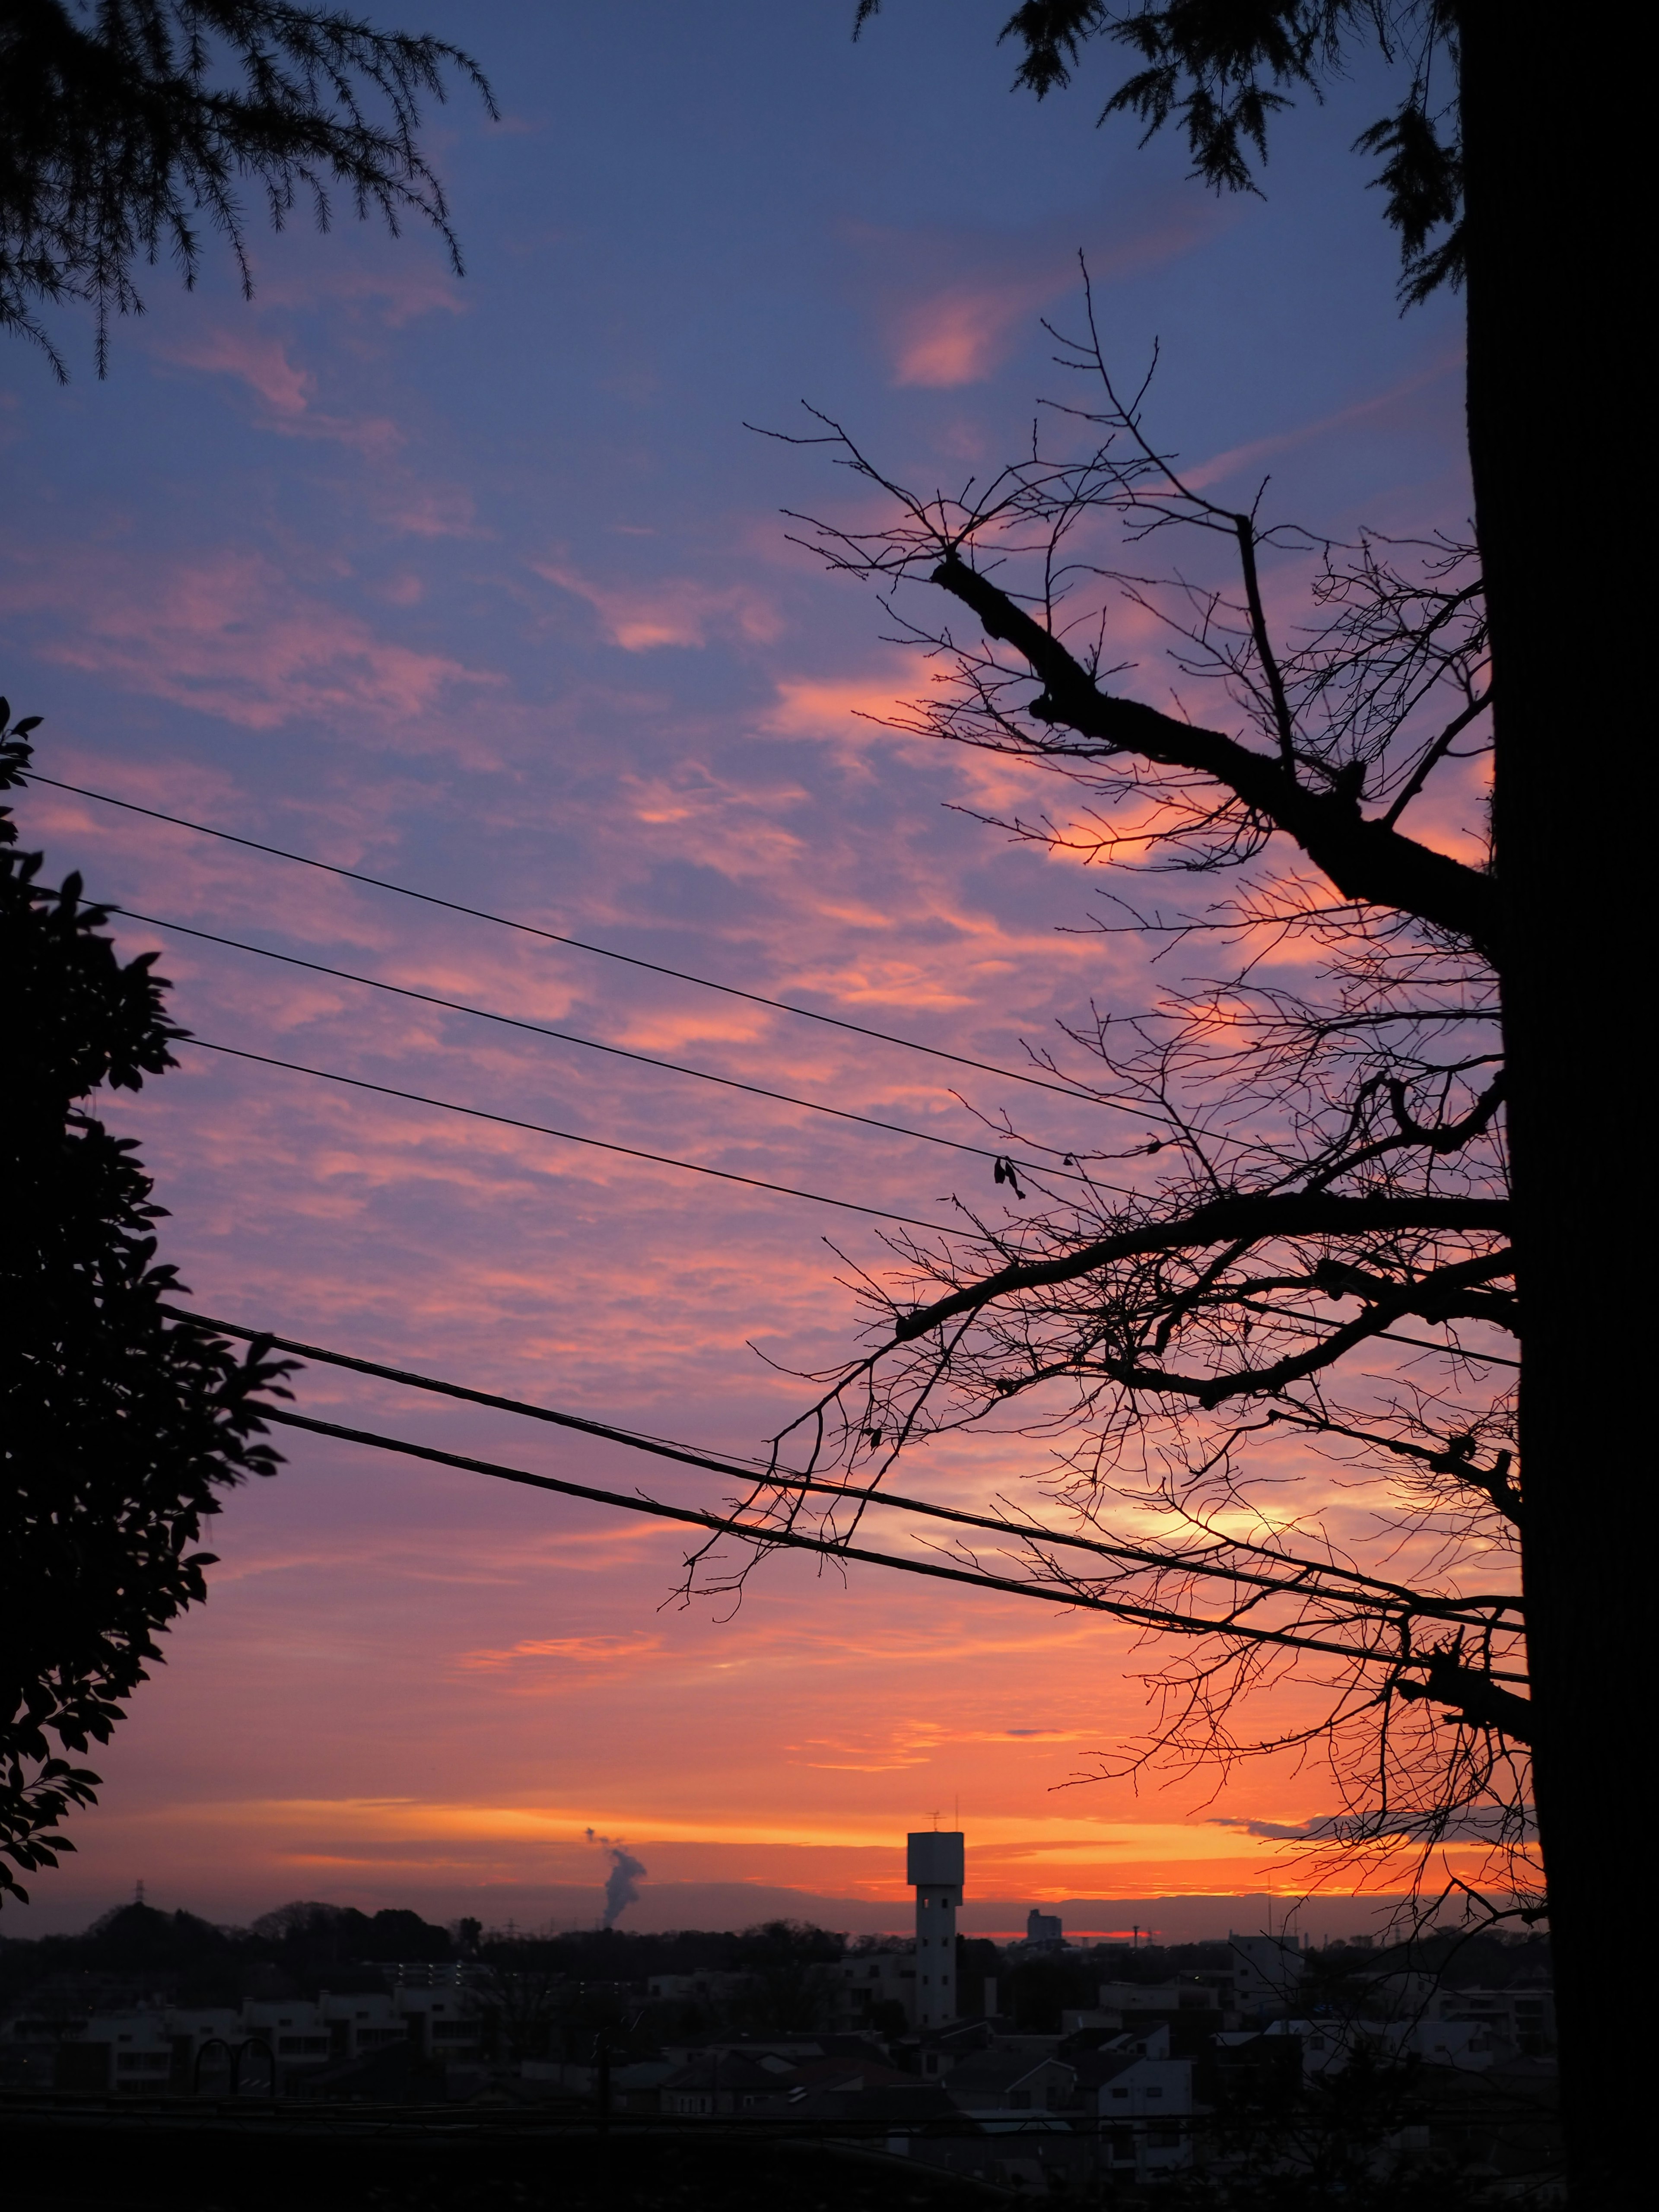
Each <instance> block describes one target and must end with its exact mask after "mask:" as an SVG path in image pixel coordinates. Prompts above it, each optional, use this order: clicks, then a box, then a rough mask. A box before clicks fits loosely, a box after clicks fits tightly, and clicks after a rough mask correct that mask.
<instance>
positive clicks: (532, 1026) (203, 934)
mask: <svg viewBox="0 0 1659 2212" xmlns="http://www.w3.org/2000/svg"><path fill="white" fill-rule="evenodd" d="M82 903H83V904H84V905H86V906H89V907H96V908H98V909H99V910H100V912H103V913H106V914H119V915H125V916H126V918H127V920H128V921H142V922H146V923H148V924H149V927H151V928H152V929H164V930H169V931H172V932H173V933H175V934H176V935H179V936H180V937H194V938H199V939H201V940H202V942H203V943H204V944H206V945H227V946H228V947H229V948H230V950H231V951H234V952H252V953H254V954H257V955H258V957H259V958H260V959H262V960H278V961H281V962H282V963H283V965H284V966H286V967H289V968H303V969H307V971H308V972H309V973H310V974H312V975H331V976H334V977H335V978H336V979H337V981H341V982H343V983H360V984H362V986H363V987H364V988H365V989H366V990H369V991H385V992H387V993H389V994H391V995H392V996H393V997H395V998H399V999H415V1000H419V1002H420V1003H421V1004H422V1006H441V1007H442V1008H444V1009H445V1011H446V1012H449V1013H452V1014H470V1015H471V1016H472V1017H473V1018H475V1019H476V1020H477V1021H481V1022H495V1023H499V1024H501V1027H502V1028H504V1029H510V1030H526V1032H527V1033H528V1034H529V1035H530V1036H540V1037H550V1038H552V1039H553V1041H554V1042H556V1043H558V1044H574V1045H580V1046H582V1047H583V1048H585V1049H586V1050H587V1051H589V1052H603V1053H609V1054H611V1056H612V1057H613V1058H614V1059H617V1060H633V1061H635V1063H636V1064H637V1065H638V1066H641V1067H654V1068H659V1069H662V1070H665V1072H666V1073H669V1074H671V1075H689V1076H692V1077H695V1079H696V1080H697V1081H698V1082H699V1083H717V1084H719V1085H721V1087H722V1088H723V1089H725V1090H727V1091H746V1092H747V1093H748V1094H749V1096H750V1097H751V1098H771V1099H775V1101H776V1102H777V1103H779V1104H780V1105H783V1106H799V1107H801V1108H803V1109H805V1111H806V1112H807V1113H809V1114H827V1115H831V1116H833V1117H834V1119H835V1120H836V1121H856V1122H858V1123H859V1124H860V1125H861V1126H862V1127H865V1128H866V1129H881V1130H884V1132H885V1133H887V1134H888V1135H889V1136H894V1137H908V1138H911V1139H914V1140H915V1142H916V1143H917V1144H921V1145H939V1146H944V1147H945V1149H946V1150H948V1151H950V1152H969V1153H971V1154H972V1155H973V1156H974V1158H975V1159H981V1160H992V1161H1003V1162H1005V1163H1006V1164H1007V1165H1009V1166H1012V1167H1015V1168H1018V1170H1020V1171H1021V1173H1023V1174H1024V1175H1029V1176H1038V1175H1044V1176H1063V1177H1064V1178H1065V1179H1066V1181H1067V1182H1085V1183H1087V1184H1088V1185H1089V1187H1090V1188H1091V1189H1094V1190H1105V1189H1109V1188H1112V1186H1110V1185H1109V1184H1105V1183H1102V1182H1097V1180H1096V1178H1095V1177H1093V1176H1088V1175H1085V1174H1082V1173H1080V1172H1079V1171H1078V1170H1075V1169H1067V1168H1055V1167H1050V1166H1048V1165H1047V1164H1044V1163H1042V1162H1039V1161H1033V1160H1025V1159H1020V1158H1017V1157H1015V1156H1013V1155H1012V1154H1009V1153H1006V1152H993V1151H992V1150H991V1148H990V1147H989V1146H987V1145H970V1144H967V1143H965V1142H964V1141H963V1139H960V1138H957V1137H943V1136H939V1135H937V1134H936V1133H934V1132H933V1131H932V1130H931V1129H912V1128H910V1127H908V1126H907V1125H906V1124H905V1123H903V1122H902V1121H883V1120H881V1119H880V1117H879V1116H878V1115H873V1114H857V1113H854V1111H853V1110H852V1109H851V1108H850V1107H846V1106H831V1105H829V1104H826V1103H824V1102H823V1100H821V1099H817V1098H797V1097H794V1095H793V1093H792V1092H790V1091H772V1090H769V1089H768V1088H767V1086H766V1085H764V1084H761V1083H744V1082H741V1081H740V1080H739V1079H738V1078H737V1077H736V1076H732V1075H714V1074H712V1073H710V1072H709V1070H708V1069H707V1068H703V1067H690V1066H687V1065H686V1063H685V1062H684V1060H662V1059H659V1058H658V1057H657V1056H656V1055H655V1054H653V1053H648V1052H635V1051H634V1050H633V1049H632V1048H629V1046H626V1045H620V1044H605V1043H603V1042H601V1041H600V1040H599V1038H598V1037H589V1036H579V1035H578V1034H577V1033H576V1032H575V1031H574V1030H556V1029H551V1028H550V1027H549V1026H548V1025H547V1024H545V1023H544V1022H531V1021H526V1020H525V1019H524V1018H522V1017H521V1016H520V1015H517V1014H501V1013H497V1012H495V1011H494V1010H493V1008H491V1007H489V1006H472V1005H471V1004H469V1003H468V1001H467V1000H464V999H446V998H442V997H441V996H440V995H439V994H438V993H436V992H435V991H419V990H416V988H415V987H413V986H412V985H410V984H407V983H388V982H386V981H383V980H382V979H381V978H380V976H378V975H358V974H357V973H356V971H355V969H349V968H333V967H331V966H330V965H329V964H328V963H327V962H326V961H323V960H307V959H302V958H301V956H300V955H299V954H298V953H295V952H277V951H273V950H272V949H271V947H270V945H250V944H249V943H248V942H247V941H246V939H243V938H240V937H225V936H222V935H221V934H220V933H219V932H218V931H216V930H212V929H197V928H196V927H194V926H193V925H192V924H191V923H189V922H185V921H164V920H163V919H162V918H161V915H154V914H140V913H139V911H138V909H137V907H134V906H118V905H116V904H115V903H114V902H112V901H111V900H108V899H85V900H83V901H82Z"/></svg>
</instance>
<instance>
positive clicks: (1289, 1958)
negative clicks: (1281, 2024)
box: [1227, 1931, 1307, 2012]
mask: <svg viewBox="0 0 1659 2212" xmlns="http://www.w3.org/2000/svg"><path fill="white" fill-rule="evenodd" d="M1227 1948H1228V1951H1229V1952H1230V1954H1231V1958H1230V1960H1229V1963H1230V1965H1231V1967H1232V1970H1233V2006H1234V2008H1235V2009H1236V2010H1237V2011H1239V2012H1260V2011H1261V2009H1262V2008H1263V2007H1264V2006H1270V2005H1289V2004H1292V2003H1294V2002H1295V2000H1296V1993H1297V1989H1298V1988H1299V1986H1300V1984H1301V1981H1302V1977H1303V1974H1304V1972H1305V1970H1306V1966H1307V1960H1306V1959H1305V1958H1304V1954H1303V1947H1302V1945H1301V1944H1299V1943H1298V1942H1297V1939H1296V1938H1295V1936H1235V1935H1233V1934H1232V1933H1231V1931H1230V1932H1229V1934H1228V1936H1227Z"/></svg>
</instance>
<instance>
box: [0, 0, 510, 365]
mask: <svg viewBox="0 0 1659 2212" xmlns="http://www.w3.org/2000/svg"><path fill="white" fill-rule="evenodd" d="M452 74H453V75H459V76H461V77H464V78H465V79H467V80H468V81H470V82H471V84H472V85H473V87H474V88H476V89H477V92H478V94H479V95H480V97H481V98H482V99H483V102H484V106H485V107H486V108H487V110H488V111H489V113H490V114H491V115H492V116H493V115H494V114H495V101H494V99H493V97H492V95H491V94H490V90H489V85H488V84H487V83H486V82H485V80H484V78H483V75H482V73H481V71H480V70H479V69H478V66H477V64H476V63H475V62H474V61H473V60H472V59H471V57H470V56H468V55H466V54H465V53H463V52H461V50H460V49H459V47H457V46H450V45H448V44H447V43H446V42H445V41H444V40H441V39H434V38H428V37H424V36H422V37H416V36H414V35H412V34H410V33H404V32H398V31H380V30H376V29H374V27H371V26H370V25H369V24H368V23H366V22H364V21H362V19H361V18H360V17H358V16H356V15H346V14H342V13H340V12H338V11H337V10H335V9H323V8H305V7H294V6H289V5H287V4H284V0H0V328H4V329H9V330H11V331H16V332H17V333H19V334H20V335H21V336H23V337H27V338H30V339H32V340H33V342H34V343H36V344H37V345H39V346H40V347H41V348H42V349H44V350H45V352H46V356H47V358H48V360H49V361H50V362H51V363H52V368H53V370H54V372H55V373H56V374H57V375H58V379H59V380H60V381H61V380H65V379H66V378H67V374H68V371H67V368H66V367H65V364H64V360H63V357H62V356H61V354H60V353H59V352H58V349H57V347H56V346H55V345H54V343H53V342H52V337H50V335H49V334H48V332H47V331H46V327H45V325H43V324H42V322H41V320H40V309H41V308H42V307H55V306H61V305H64V304H67V303H70V302H80V303H82V304H84V305H87V306H89V307H91V308H92V309H93V310H94V315H95V318H96V323H97V359H98V373H99V374H100V376H101V375H102V374H104V373H105V370H106V365H107V357H108V339H109V322H110V317H111V314H112V313H116V314H123V315H125V314H136V313H142V311H143V299H142V297H141V295H140V294H139V291H138V289H137V284H136V283H135V282H134V277H133V270H134V268H135V266H136V265H137V264H141V263H143V264H149V265H151V266H154V265H155V264H156V263H158V262H159V261H160V260H161V258H162V257H163V256H164V255H165V256H167V258H170V259H171V260H172V261H173V263H174V264H175V265H176V266H177V268H178V270H179V274H180V276H182V277H183V279H184V282H185V285H186V286H187V287H189V286H193V285H194V283H195V282H196V279H197V274H198V271H199V270H200V267H201V261H202V247H203V235H204V230H209V231H216V232H217V233H218V234H219V235H220V236H221V237H222V239H223V240H224V241H225V243H226V245H227V246H228V248H229V250H230V252H231V254H232V255H233V257H234V260H235V263H236V265H237V269H238V270H239V272H240V277H241V283H242V289H243V292H244V294H245V295H251V293H252V276H251V272H250V269H249V264H248V255H247V210H246V199H245V195H246V194H247V193H249V192H250V191H251V192H252V194H253V195H255V196H256V197H263V198H264V206H265V212H266V214H267V215H268V216H269V217H270V222H271V223H272V225H273V227H274V228H276V229H277V230H281V229H282V228H283V226H284V224H285V222H287V219H288V217H289V215H290V214H291V213H292V212H293V210H294V209H295V206H296V205H297V204H299V203H300V202H301V200H304V201H308V202H309V204H310V207H311V210H312V213H313V216H314V217H315V219H316V222H317V224H318V227H319V229H324V230H326V229H327V228H328V227H329V225H330V222H331V219H332V216H333V213H334V207H335V201H336V197H343V198H344V200H345V201H346V202H347V203H348V204H349V205H350V207H351V208H352V209H353V210H355V212H356V215H357V216H359V217H367V216H371V215H379V216H381V217H382V218H383V220H384V221H385V222H386V226H387V228H388V229H390V230H391V231H392V233H393V234H394V235H395V234H396V233H397V232H398V228H399V225H400V222H401V221H402V219H403V218H404V217H405V216H409V215H415V216H419V217H421V218H422V220H423V221H425V222H429V223H430V224H431V225H432V226H433V227H434V228H435V229H436V230H437V231H438V233H439V234H440V235H441V237H442V239H443V240H444V242H445V244H446V246H447V248H448V250H449V255H450V259H451V262H452V264H453V266H454V268H455V269H456V270H457V272H458V273H459V270H460V266H461V258H460V247H459V242H458V240H457V239H456V236H455V233H454V231H453V228H452V226H451V223H450V219H449V209H448V204H447V201H446V199H445V197H444V191H443V186H442V185H441V183H440V181H439V179H438V177H437V175H436V173H435V172H434V170H433V168H432V167H431V166H430V164H429V162H428V161H427V158H426V156H425V155H424V154H423V153H422V150H421V147H420V143H419V140H418V137H417V133H418V131H419V128H420V125H421V114H422V101H423V100H428V99H431V100H440V101H441V100H443V99H444V98H445V95H446V89H447V76H449V75H452Z"/></svg>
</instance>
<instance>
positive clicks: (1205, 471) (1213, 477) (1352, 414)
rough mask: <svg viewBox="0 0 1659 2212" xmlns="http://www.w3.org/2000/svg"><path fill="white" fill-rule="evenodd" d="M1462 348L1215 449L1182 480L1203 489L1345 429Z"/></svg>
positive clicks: (1405, 392)
mask: <svg viewBox="0 0 1659 2212" xmlns="http://www.w3.org/2000/svg"><path fill="white" fill-rule="evenodd" d="M1462 363H1463V351H1462V347H1461V346H1460V347H1459V348H1458V349H1456V351H1455V352H1453V353H1449V354H1443V355H1442V356H1439V357H1438V358H1437V359H1436V360H1434V361H1432V362H1430V363H1429V364H1428V366H1427V367H1426V368H1420V369H1419V370H1417V371H1416V372H1415V373H1414V374H1413V375H1411V376H1408V377H1407V378H1405V379H1404V380H1402V381H1401V383H1399V384H1395V385H1390V386H1389V389H1388V390H1387V391H1386V392H1376V393H1374V394H1373V395H1372V397H1371V398H1369V399H1358V400H1356V401H1355V402H1354V404H1352V406H1351V407H1343V408H1340V409H1339V410H1337V412H1336V413H1335V414H1334V415H1322V416H1319V417H1318V418H1317V419H1316V421H1314V422H1300V423H1298V424H1297V426H1296V428H1294V429H1292V430H1281V431H1279V432H1278V433H1277V434H1276V435H1273V437H1269V438H1252V439H1251V440H1250V441H1249V442H1248V443H1247V444H1245V445H1243V446H1231V447H1229V448H1228V449H1227V451H1226V452H1225V453H1216V454H1214V455H1212V458H1211V459H1209V460H1207V461H1200V462H1199V463H1198V465H1196V466H1195V467H1194V468H1190V469H1182V471H1181V479H1182V483H1184V484H1186V485H1187V486H1188V488H1189V489H1191V490H1193V491H1206V490H1208V489H1209V488H1210V487H1211V486H1212V484H1217V483H1224V482H1225V480H1226V478H1227V477H1231V476H1237V475H1238V474H1240V473H1241V472H1242V471H1243V470H1246V469H1252V468H1255V467H1257V466H1259V465H1260V464H1261V462H1263V461H1265V460H1270V459H1272V458H1273V455H1274V454H1275V453H1286V452H1288V451H1290V450H1291V448H1292V447H1297V446H1305V445H1309V444H1310V443H1311V442H1312V441H1314V440H1315V439H1316V438H1322V437H1323V436H1324V435H1325V434H1326V432H1327V431H1329V430H1345V429H1346V428H1348V427H1349V425H1350V424H1352V423H1354V422H1363V421H1364V419H1365V417H1366V416H1369V415H1378V414H1381V413H1382V412H1383V410H1385V409H1387V408H1389V407H1392V406H1393V405H1395V403H1396V402H1397V401H1399V400H1401V399H1408V398H1412V397H1413V395H1414V394H1415V393H1417V392H1421V391H1423V390H1424V389H1425V387H1426V386H1429V385H1431V384H1438V383H1439V381H1440V380H1441V379H1442V377H1443V376H1448V375H1449V374H1451V372H1452V371H1453V370H1454V369H1456V368H1462Z"/></svg>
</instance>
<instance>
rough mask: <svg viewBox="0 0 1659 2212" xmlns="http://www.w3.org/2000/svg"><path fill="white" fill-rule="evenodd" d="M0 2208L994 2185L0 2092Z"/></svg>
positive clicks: (776, 2198) (852, 2195) (921, 2206)
mask: <svg viewBox="0 0 1659 2212" xmlns="http://www.w3.org/2000/svg"><path fill="white" fill-rule="evenodd" d="M0 2197H3V2200H4V2204H5V2208H6V2212H969V2207H973V2208H975V2212H985V2208H986V2207H987V2205H991V2204H994V2203H1006V2201H1008V2200H1007V2194H1006V2192H1005V2191H1002V2190H1000V2189H995V2190H994V2189H987V2188H985V2187H983V2186H982V2185H975V2184H974V2183H971V2182H964V2181H962V2180H959V2179H951V2177H949V2176H947V2175H943V2174H937V2175H936V2174H933V2173H930V2172H927V2170H926V2169H925V2168H921V2169H919V2168H917V2167H915V2166H913V2165H911V2164H910V2162H909V2161H908V2160H903V2159H898V2158H889V2157H887V2156H886V2155H884V2153H883V2152H882V2151H881V2150H880V2149H879V2148H873V2149H868V2150H866V2149H863V2148H860V2147H859V2146H856V2145H851V2144H840V2145H825V2144H823V2143H822V2142H791V2141H779V2140H769V2139H766V2138H764V2137H761V2136H757V2135H756V2134H755V2133H753V2132H752V2131H750V2130H743V2131H739V2132H738V2133H737V2134H736V2135H735V2136H734V2135H731V2134H727V2133H726V2132H725V2131H724V2130H722V2131H720V2132H719V2133H718V2134H717V2133H715V2132H714V2131H712V2130H708V2129H697V2130H688V2131H687V2132H686V2133H684V2134H674V2135H667V2134H661V2133H658V2132H655V2131H653V2132H651V2133H649V2134H641V2133H637V2132H624V2131H623V2130H620V2129H619V2130H617V2131H615V2132H613V2133H612V2134H611V2136H610V2137H609V2139H608V2140H607V2141H605V2142H601V2141H600V2140H599V2138H598V2136H596V2134H595V2133H594V2132H593V2131H592V2128H591V2127H589V2128H588V2129H586V2130H574V2129H570V2128H563V2129H556V2128H548V2127H545V2126H542V2127H531V2126H526V2124H523V2123H515V2122H507V2123H506V2124H501V2123H495V2122H492V2121H491V2120H489V2119H483V2120H479V2119H476V2118H472V2117H471V2116H460V2115H457V2114H456V2113H455V2112H454V2111H453V2108H448V2109H441V2110H439V2111H437V2112H434V2113H432V2114H431V2115H430V2116H426V2115H422V2114H419V2113H416V2112H411V2111H410V2109H409V2108H407V2107H404V2108H402V2109H401V2110H398V2111H396V2112H385V2113H383V2114H376V2113H374V2112H372V2111H364V2112H361V2113H352V2114H350V2115H347V2114H341V2115H340V2116H339V2117H338V2118H335V2117H334V2116H332V2115H330V2116H328V2117H327V2118H324V2119H322V2120H319V2122H317V2123H315V2124H310V2125H307V2124H305V2123H304V2122H302V2121H293V2120H289V2118H288V2117H287V2115H283V2116H282V2118H280V2119H276V2120H273V2121H271V2122H269V2123H261V2122H259V2121H257V2120H254V2119H252V2118H244V2117H243V2116H241V2115H240V2114H228V2113H222V2114H216V2115H212V2116H210V2115H208V2114H204V2113H201V2112H199V2108H198V2111H197V2112H192V2113H191V2114H190V2115H189V2116H188V2117H185V2116H184V2115H177V2114H169V2113H167V2112H166V2111H165V2110H161V2111H155V2112H150V2113H148V2114H144V2115H140V2114H137V2113H134V2112H131V2110H129V2111H127V2112H122V2111H121V2110H120V2109H119V2108H118V2107H112V2106H110V2105H109V2104H107V2103H104V2104H98V2103H94V2102H93V2101H91V2100H84V2099H76V2100H64V2101H62V2102H60V2101H58V2100H46V2099H42V2098H32V2099H29V2100H27V2101H25V2100H7V2101H5V2102H3V2103H0Z"/></svg>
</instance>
